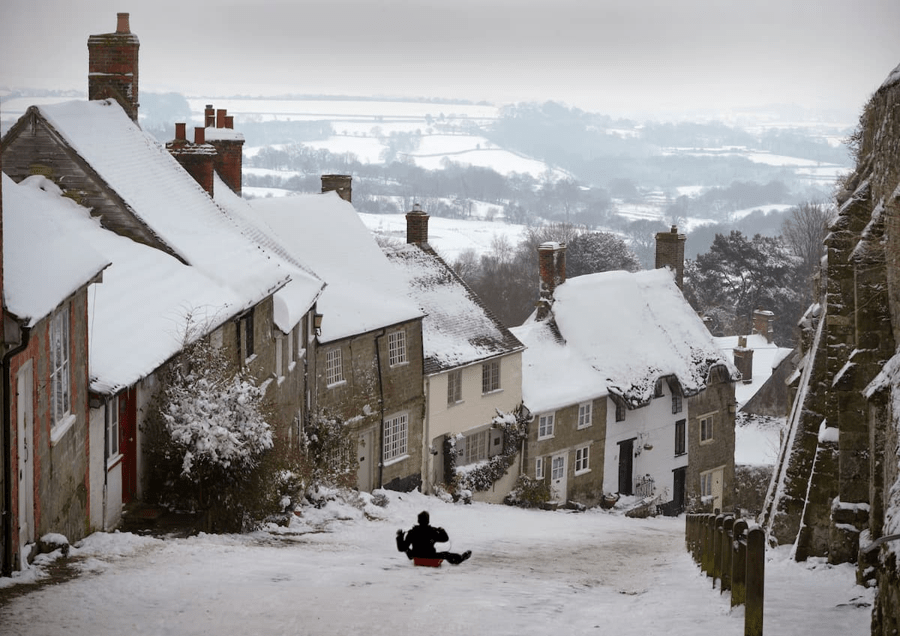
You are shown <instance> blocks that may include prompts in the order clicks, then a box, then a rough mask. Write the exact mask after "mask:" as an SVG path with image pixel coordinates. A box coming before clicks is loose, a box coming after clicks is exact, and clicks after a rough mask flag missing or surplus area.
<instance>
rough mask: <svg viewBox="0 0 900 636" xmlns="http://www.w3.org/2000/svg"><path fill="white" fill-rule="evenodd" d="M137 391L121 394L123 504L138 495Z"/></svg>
mask: <svg viewBox="0 0 900 636" xmlns="http://www.w3.org/2000/svg"><path fill="white" fill-rule="evenodd" d="M136 417H137V391H136V390H135V388H134V387H132V388H130V389H127V390H125V391H123V392H122V393H121V394H119V452H120V453H122V503H126V504H127V503H129V502H130V501H131V500H132V499H134V497H135V495H137V422H136Z"/></svg>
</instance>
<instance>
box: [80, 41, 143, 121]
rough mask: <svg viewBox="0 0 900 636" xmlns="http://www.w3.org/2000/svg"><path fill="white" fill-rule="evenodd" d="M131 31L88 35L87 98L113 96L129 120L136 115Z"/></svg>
mask: <svg viewBox="0 0 900 636" xmlns="http://www.w3.org/2000/svg"><path fill="white" fill-rule="evenodd" d="M139 48H140V42H138V39H137V36H136V35H134V34H132V33H110V34H107V35H92V36H91V37H90V38H88V99H91V100H94V99H107V98H110V97H111V98H114V99H116V100H117V101H118V102H119V103H120V104H121V105H122V108H124V109H125V112H126V113H128V116H129V117H131V119H132V120H134V121H137V118H138V104H139V101H138V98H139V96H138V49H139Z"/></svg>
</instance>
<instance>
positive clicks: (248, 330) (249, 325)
mask: <svg viewBox="0 0 900 636" xmlns="http://www.w3.org/2000/svg"><path fill="white" fill-rule="evenodd" d="M254 353H256V350H255V349H254V346H253V309H251V310H250V311H248V312H247V315H246V316H244V358H245V359H250V358H252V357H253V354H254Z"/></svg>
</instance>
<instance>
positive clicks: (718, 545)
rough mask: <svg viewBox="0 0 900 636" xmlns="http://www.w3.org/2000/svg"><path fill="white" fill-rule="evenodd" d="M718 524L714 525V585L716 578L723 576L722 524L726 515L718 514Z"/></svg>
mask: <svg viewBox="0 0 900 636" xmlns="http://www.w3.org/2000/svg"><path fill="white" fill-rule="evenodd" d="M715 523H716V525H715V526H713V543H712V551H713V554H712V564H713V566H712V580H713V581H712V582H713V587H715V586H716V579H721V578H722V544H723V543H724V541H723V537H724V535H723V533H722V525H723V524H724V523H725V515H718V516H717V517H716V521H715Z"/></svg>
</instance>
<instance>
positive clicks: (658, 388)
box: [653, 378, 664, 398]
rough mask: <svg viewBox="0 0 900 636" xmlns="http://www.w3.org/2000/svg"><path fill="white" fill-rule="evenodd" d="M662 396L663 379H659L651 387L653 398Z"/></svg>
mask: <svg viewBox="0 0 900 636" xmlns="http://www.w3.org/2000/svg"><path fill="white" fill-rule="evenodd" d="M663 395H664V393H663V379H662V378H660V379H659V380H657V381H656V384H655V385H653V397H654V398H661V397H662V396H663Z"/></svg>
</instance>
